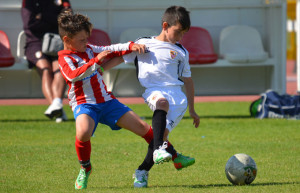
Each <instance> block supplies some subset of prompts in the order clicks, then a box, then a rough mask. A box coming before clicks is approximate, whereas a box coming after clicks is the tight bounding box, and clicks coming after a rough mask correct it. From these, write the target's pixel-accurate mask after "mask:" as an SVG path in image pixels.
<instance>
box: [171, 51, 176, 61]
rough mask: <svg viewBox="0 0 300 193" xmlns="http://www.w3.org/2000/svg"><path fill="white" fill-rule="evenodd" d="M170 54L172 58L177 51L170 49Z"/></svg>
mask: <svg viewBox="0 0 300 193" xmlns="http://www.w3.org/2000/svg"><path fill="white" fill-rule="evenodd" d="M170 56H171V58H172V59H174V58H176V56H177V52H176V51H174V50H170Z"/></svg>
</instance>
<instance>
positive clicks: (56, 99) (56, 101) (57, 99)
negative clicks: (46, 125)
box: [52, 98, 62, 104]
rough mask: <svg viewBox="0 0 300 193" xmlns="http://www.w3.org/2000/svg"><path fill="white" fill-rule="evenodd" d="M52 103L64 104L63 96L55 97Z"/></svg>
mask: <svg viewBox="0 0 300 193" xmlns="http://www.w3.org/2000/svg"><path fill="white" fill-rule="evenodd" d="M52 103H59V104H62V100H61V98H55V99H53V101H52Z"/></svg>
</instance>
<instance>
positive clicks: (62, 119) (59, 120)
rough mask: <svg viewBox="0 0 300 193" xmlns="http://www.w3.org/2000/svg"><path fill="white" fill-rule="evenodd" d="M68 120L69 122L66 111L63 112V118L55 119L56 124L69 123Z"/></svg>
mask: <svg viewBox="0 0 300 193" xmlns="http://www.w3.org/2000/svg"><path fill="white" fill-rule="evenodd" d="M67 120H68V117H67V114H66V113H65V111H64V110H62V116H60V117H57V118H56V119H55V122H56V123H61V122H63V121H67Z"/></svg>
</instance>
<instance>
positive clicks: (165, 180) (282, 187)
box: [0, 102, 300, 193]
mask: <svg viewBox="0 0 300 193" xmlns="http://www.w3.org/2000/svg"><path fill="white" fill-rule="evenodd" d="M129 106H130V107H131V108H132V109H133V110H134V111H135V112H136V113H137V114H138V115H139V116H141V117H143V118H144V119H145V121H147V122H148V123H150V124H151V117H152V112H151V111H150V110H149V109H148V107H147V106H146V105H144V104H143V105H129ZM249 106H250V103H248V102H217V103H197V104H196V111H197V112H198V113H199V115H200V116H201V123H200V127H199V128H194V127H193V125H192V119H191V118H190V117H189V115H188V113H187V114H186V115H185V116H184V118H183V119H182V121H181V122H180V124H179V125H178V126H177V127H176V128H175V130H174V131H172V133H171V134H170V138H169V139H170V141H171V142H172V143H173V145H174V146H175V148H176V149H177V150H178V151H179V152H182V153H183V154H184V155H189V156H192V157H195V158H196V163H195V165H193V166H191V167H189V168H186V169H183V170H182V171H177V170H175V168H174V167H173V165H172V164H171V163H165V164H162V165H155V166H154V167H153V168H152V170H151V172H150V174H149V188H147V189H143V190H136V189H134V188H133V179H132V174H133V173H134V170H135V169H137V167H138V165H139V164H140V163H141V162H142V160H143V158H144V156H145V155H146V151H147V145H146V143H145V141H144V140H143V139H142V138H140V137H137V136H135V135H134V134H132V133H130V132H128V131H125V130H121V131H111V130H110V129H109V128H108V127H107V126H104V125H99V126H98V128H97V131H96V133H95V137H93V138H92V140H91V141H92V157H91V159H92V160H91V161H92V164H93V173H92V174H91V176H90V180H89V184H88V189H87V190H86V191H87V192H172V193H175V192H181V193H182V192H226V193H227V192H270V193H271V192H272V193H273V192H299V190H300V172H299V171H300V164H299V163H300V126H299V121H295V120H283V119H277V120H276V119H269V120H267V119H266V120H258V119H254V118H251V117H250V114H249ZM45 109H46V106H42V105H41V106H0V141H1V144H0V162H1V169H0V192H22V193H24V192H30V193H32V192H43V193H46V192H51V193H53V192H75V190H74V182H75V179H76V177H77V175H78V172H79V163H78V161H77V156H76V152H75V148H74V142H75V124H74V119H73V116H72V112H71V110H70V109H69V108H68V107H66V108H65V109H66V110H67V114H68V117H69V118H70V120H69V121H68V122H64V123H61V124H57V123H55V121H53V120H48V119H47V118H46V117H44V115H43V112H44V110H45ZM236 153H246V154H248V155H250V156H251V157H252V158H253V159H254V160H255V161H256V164H257V167H258V173H257V177H256V179H255V180H254V182H253V183H252V184H251V185H248V186H233V185H231V184H230V183H229V181H228V180H227V178H226V176H225V172H224V169H225V164H226V162H227V160H228V159H229V158H230V157H231V156H232V155H234V154H236Z"/></svg>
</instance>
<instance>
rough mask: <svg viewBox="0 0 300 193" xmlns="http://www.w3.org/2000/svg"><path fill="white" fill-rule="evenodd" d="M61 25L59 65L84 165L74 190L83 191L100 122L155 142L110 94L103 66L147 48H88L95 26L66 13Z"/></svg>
mask: <svg viewBox="0 0 300 193" xmlns="http://www.w3.org/2000/svg"><path fill="white" fill-rule="evenodd" d="M58 24H59V34H60V37H61V39H62V40H63V43H64V50H62V51H60V52H59V53H58V55H59V59H58V61H59V67H60V71H61V72H62V75H63V77H64V79H65V80H66V82H67V84H68V86H69V90H68V99H69V103H70V106H71V108H72V110H73V113H74V118H75V123H76V139H75V149H76V153H77V157H78V160H79V163H80V165H81V169H80V172H79V175H78V177H77V179H76V181H75V189H84V188H87V183H88V178H89V175H90V173H91V171H92V166H91V162H90V156H91V142H90V138H91V136H92V135H93V133H94V132H95V130H96V127H97V125H98V123H99V122H100V123H102V124H106V125H108V126H109V127H110V128H111V129H112V130H119V129H121V128H125V129H127V130H129V131H132V132H134V133H135V134H137V135H139V136H141V137H143V138H144V139H145V140H146V141H147V142H148V143H150V142H151V141H153V132H152V129H151V127H150V126H149V125H148V124H147V123H146V122H144V121H143V120H141V119H140V117H139V116H137V115H136V114H135V113H134V112H133V111H132V110H131V109H130V108H128V107H127V106H126V105H124V104H122V103H120V102H119V101H118V100H117V99H116V98H115V97H114V96H113V94H112V93H111V92H108V91H107V89H106V85H105V83H104V82H103V78H102V71H101V68H102V67H101V66H100V65H101V64H102V61H103V59H104V58H111V57H115V56H122V55H124V54H127V53H130V52H131V51H137V52H139V53H142V52H144V50H145V46H144V45H139V44H135V43H133V42H129V43H126V44H115V45H110V46H95V45H91V44H87V42H88V37H89V36H90V33H91V29H92V24H91V23H90V22H89V18H87V17H85V16H83V15H81V14H74V15H73V14H72V13H71V12H66V13H63V14H61V15H60V16H59V18H58ZM164 151H165V150H162V152H164ZM163 160H164V158H162V161H163Z"/></svg>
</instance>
